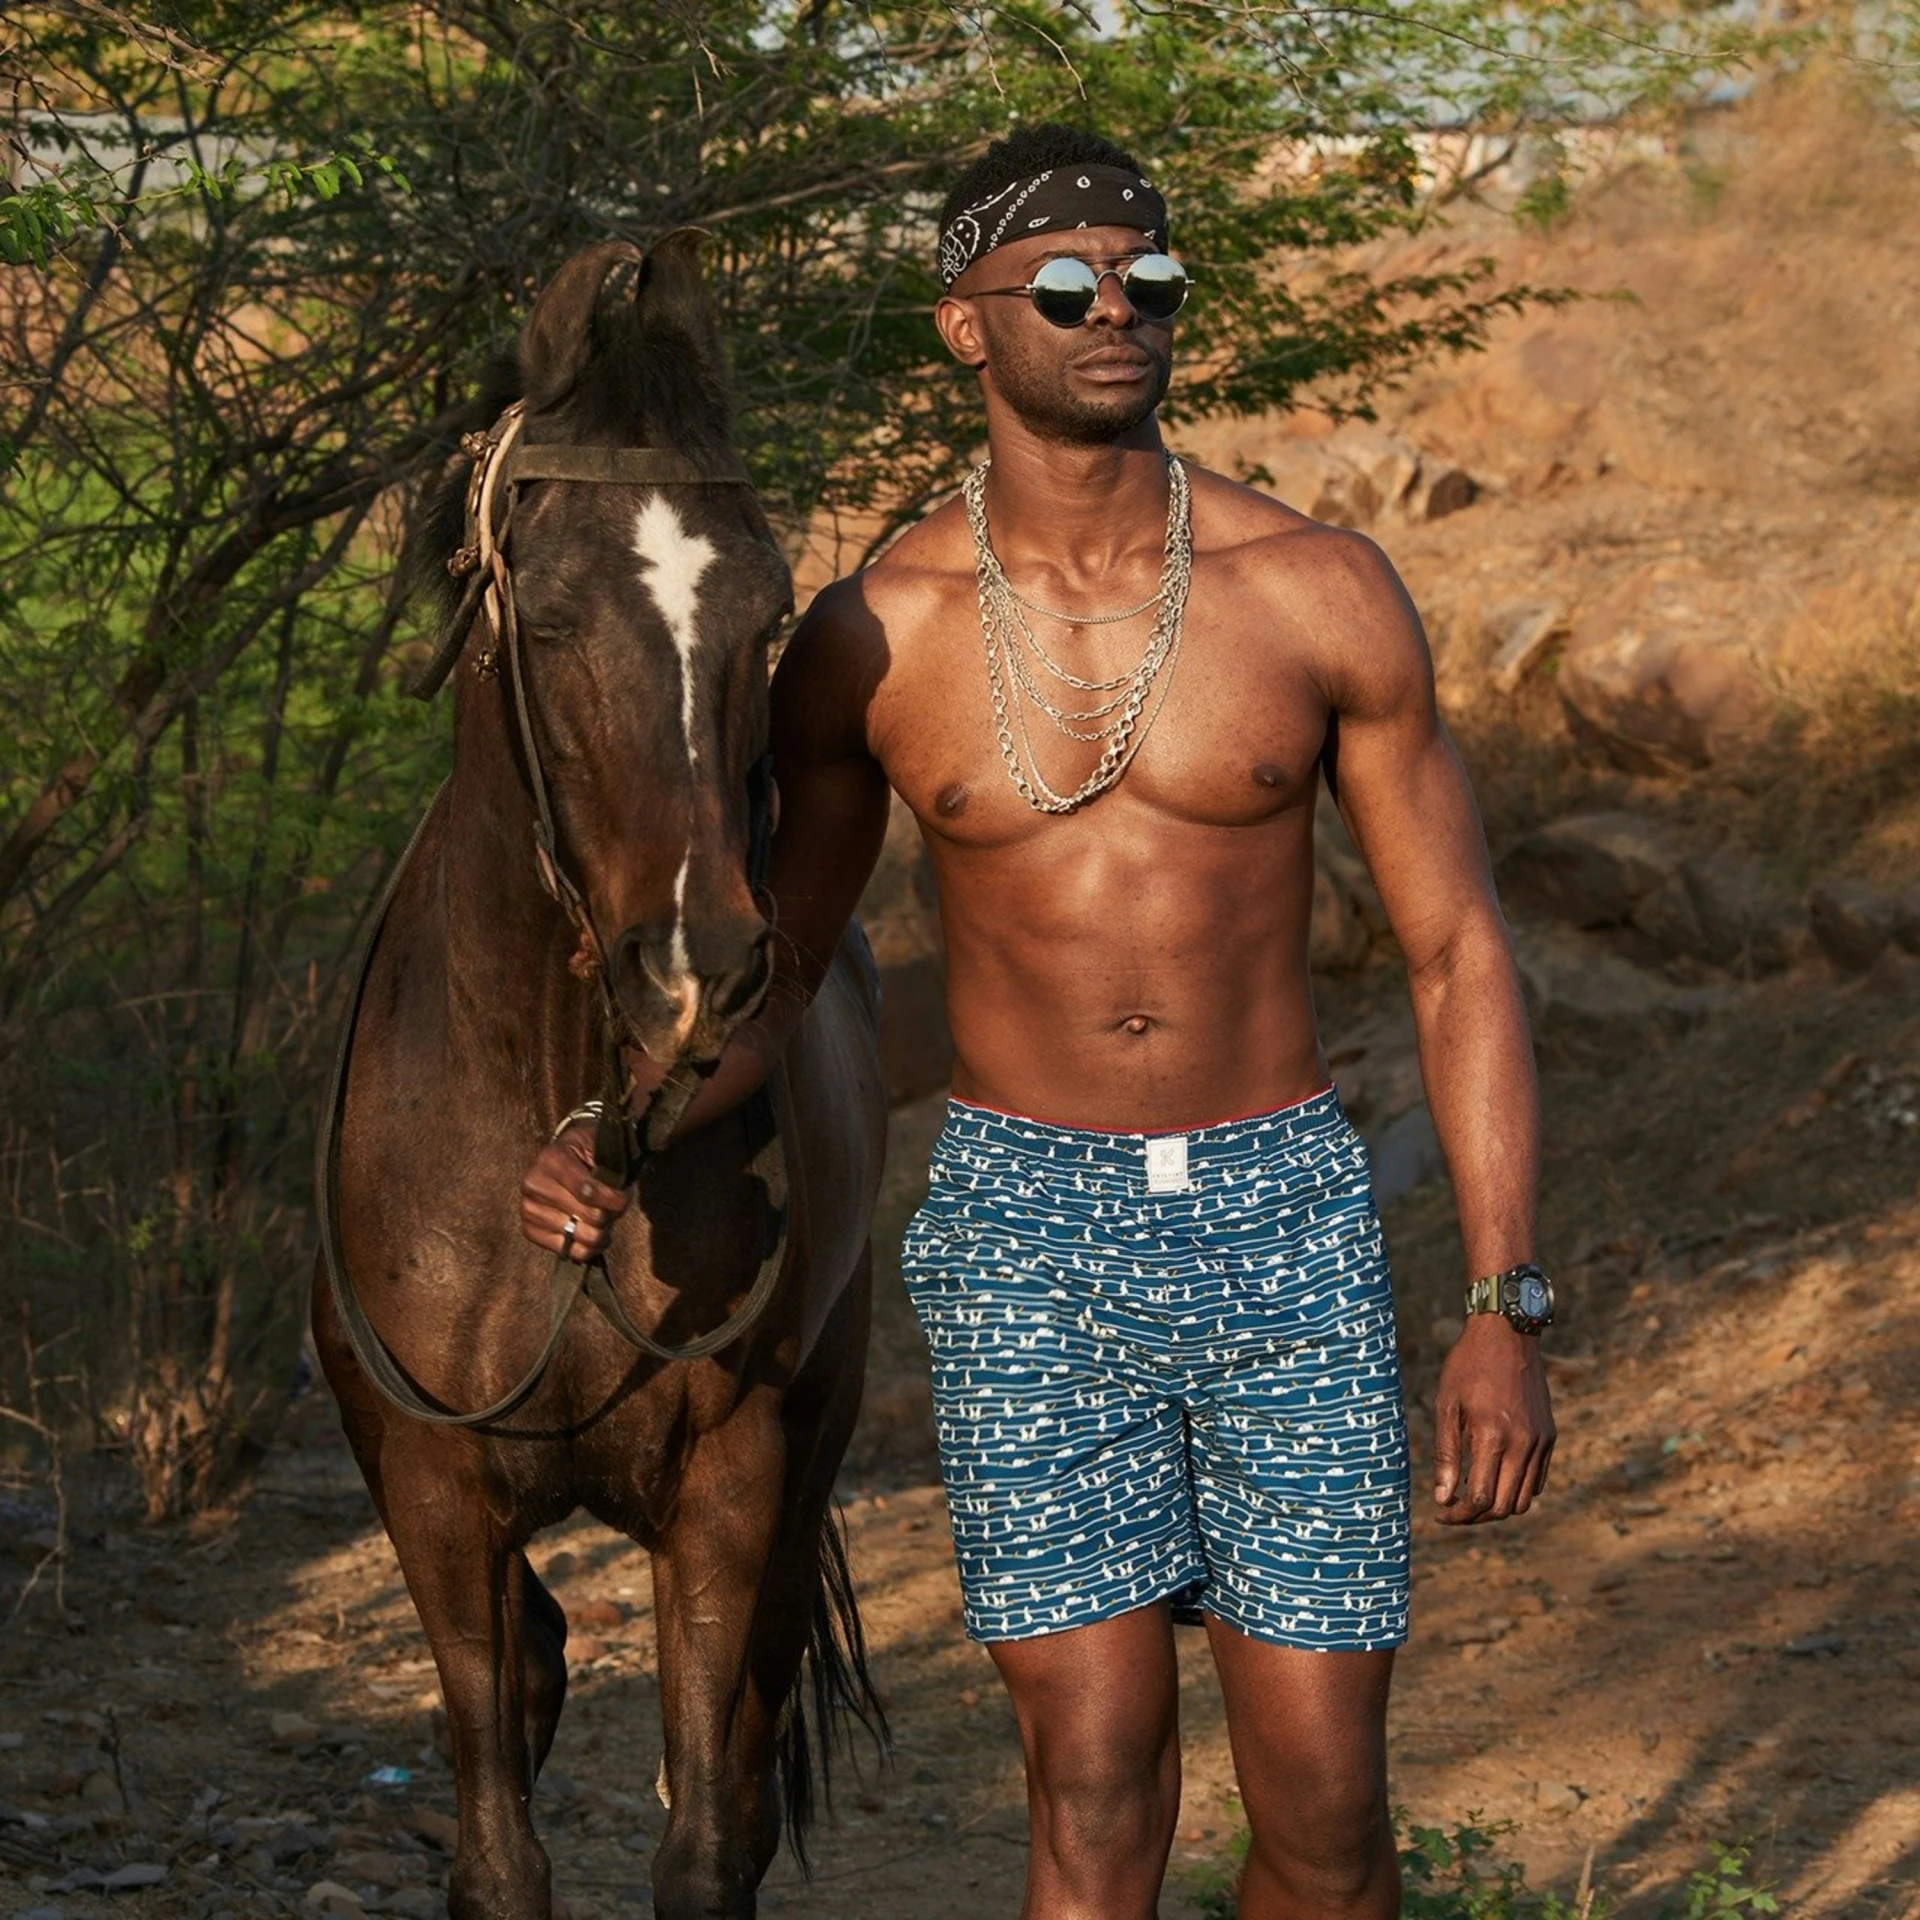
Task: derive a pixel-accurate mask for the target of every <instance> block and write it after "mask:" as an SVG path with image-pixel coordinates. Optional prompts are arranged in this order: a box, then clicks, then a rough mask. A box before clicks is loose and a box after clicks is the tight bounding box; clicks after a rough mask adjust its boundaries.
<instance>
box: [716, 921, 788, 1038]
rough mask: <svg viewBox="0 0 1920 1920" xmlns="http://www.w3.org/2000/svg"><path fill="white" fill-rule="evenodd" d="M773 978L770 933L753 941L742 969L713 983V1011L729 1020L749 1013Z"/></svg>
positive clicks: (771, 936)
mask: <svg viewBox="0 0 1920 1920" xmlns="http://www.w3.org/2000/svg"><path fill="white" fill-rule="evenodd" d="M772 978H773V935H772V932H771V931H769V932H767V933H764V934H762V935H761V936H760V937H759V938H758V939H757V940H755V941H754V943H753V947H752V950H751V952H749V954H748V955H747V964H746V965H745V966H744V967H742V968H741V969H740V970H739V971H738V972H737V973H734V974H730V975H728V976H727V977H726V978H725V979H723V980H718V981H716V982H715V983H714V992H713V1004H714V1011H715V1012H716V1013H718V1014H719V1015H720V1016H721V1018H722V1019H729V1020H730V1019H733V1018H735V1017H736V1016H738V1015H740V1014H744V1013H747V1012H750V1011H751V1010H752V1009H753V1008H754V1007H755V1006H757V1005H758V1004H759V1001H760V998H761V996H762V995H763V994H764V993H765V992H766V990H767V986H768V983H769V982H770V981H771V980H772Z"/></svg>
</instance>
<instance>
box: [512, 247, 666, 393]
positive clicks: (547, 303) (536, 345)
mask: <svg viewBox="0 0 1920 1920" xmlns="http://www.w3.org/2000/svg"><path fill="white" fill-rule="evenodd" d="M640 265H641V254H640V249H639V248H638V247H636V246H634V245H633V244H632V243H631V242H630V241H626V240H603V241H601V242H600V243H599V245H598V246H592V247H588V248H587V249H586V250H585V251H584V252H581V253H576V254H575V255H574V256H573V258H572V259H571V260H569V261H568V262H567V264H566V265H565V266H564V267H562V268H561V269H560V271H559V272H558V273H556V274H555V275H554V276H553V278H552V279H551V280H549V281H548V282H547V284H546V286H545V287H544V288H542V289H541V293H540V298H539V299H538V300H536V301H535V302H534V303H533V312H532V314H531V315H530V316H529V317H528V320H527V324H526V326H525V328H524V329H523V330H522V332H521V335H520V375H521V378H522V380H523V381H524V382H525V386H526V396H527V401H528V404H529V405H530V406H531V407H532V408H533V409H534V410H535V411H536V412H537V411H538V410H539V409H540V408H542V407H550V406H552V405H553V404H554V403H555V402H556V401H558V400H560V399H562V398H563V397H564V396H565V395H566V393H567V392H568V391H569V389H571V388H572V386H573V385H574V383H575V382H576V381H577V380H578V379H579V378H580V376H581V375H582V374H583V373H585V372H586V370H587V366H588V363H589V362H590V361H591V360H592V359H593V352H594V315H595V313H596V312H597V311H598V308H599V305H600V297H601V294H602V292H603V291H604V290H607V279H608V276H609V275H610V274H612V273H613V272H614V270H615V269H616V268H619V267H628V268H638V267H639V266H640Z"/></svg>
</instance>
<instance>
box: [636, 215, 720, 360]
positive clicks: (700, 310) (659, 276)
mask: <svg viewBox="0 0 1920 1920" xmlns="http://www.w3.org/2000/svg"><path fill="white" fill-rule="evenodd" d="M711 237H712V236H711V235H710V234H707V233H705V232H703V231H702V230H701V229H700V228H699V227H676V228H675V229H674V230H673V232H671V233H670V234H668V235H667V236H666V237H665V238H664V239H663V240H661V241H660V242H659V244H658V245H657V246H655V247H654V248H653V249H652V250H651V251H650V252H649V253H648V255H647V259H646V264H645V266H643V267H642V268H641V270H640V287H639V292H638V294H637V296H636V297H637V300H638V304H639V311H640V320H641V324H642V325H643V326H644V327H645V328H646V330H647V331H648V332H649V333H655V332H662V333H671V334H675V335H678V336H679V338H680V339H681V340H682V341H683V342H684V343H685V344H686V345H687V346H689V347H691V348H693V349H694V351H695V353H696V354H697V355H698V357H699V358H700V359H701V360H702V361H704V362H705V363H706V366H707V368H708V370H709V371H714V372H717V371H719V370H720V369H721V368H722V367H723V365H724V354H723V352H722V350H721V346H720V314H719V310H718V309H717V308H716V307H715V306H714V303H713V290H712V288H711V287H709V286H708V285H707V276H706V274H705V272H704V271H703V270H702V268H701V265H700V249H701V248H702V247H703V246H705V244H706V243H707V241H708V240H709V239H710V238H711Z"/></svg>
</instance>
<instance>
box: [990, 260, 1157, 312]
mask: <svg viewBox="0 0 1920 1920" xmlns="http://www.w3.org/2000/svg"><path fill="white" fill-rule="evenodd" d="M1108 274H1112V275H1113V276H1114V277H1115V278H1116V279H1117V280H1118V281H1119V282H1120V291H1121V292H1122V293H1124V294H1125V295H1126V297H1127V305H1128V306H1130V307H1131V308H1132V309H1133V310H1134V312H1135V313H1137V314H1138V315H1139V316H1140V318H1141V319H1142V320H1171V319H1172V318H1173V316H1174V315H1175V314H1176V313H1178V312H1179V311H1180V309H1181V308H1182V307H1183V306H1185V305H1186V303H1187V290H1188V288H1189V287H1191V286H1192V285H1193V282H1192V280H1191V279H1189V278H1188V275H1187V270H1186V268H1185V267H1183V266H1182V265H1181V264H1180V262H1179V261H1178V260H1176V259H1174V258H1173V257H1172V255H1171V254H1165V253H1143V254H1140V255H1139V256H1137V257H1136V258H1135V259H1132V260H1129V261H1128V262H1127V263H1126V264H1125V266H1120V267H1096V266H1093V265H1091V264H1090V263H1089V262H1087V261H1085V260H1075V259H1070V258H1068V257H1066V256H1064V255H1062V256H1058V257H1056V258H1054V259H1052V260H1049V261H1047V262H1046V263H1045V264H1044V265H1043V266H1041V267H1040V268H1038V269H1037V270H1036V271H1035V273H1034V276H1033V278H1032V279H1031V280H1029V281H1028V282H1027V284H1026V285H1025V286H1024V287H982V288H981V289H980V293H979V294H978V295H976V296H975V297H976V298H980V297H983V296H985V295H987V294H1003V293H1004V294H1014V293H1019V294H1025V295H1026V296H1027V298H1028V299H1030V300H1031V301H1032V302H1033V304H1034V306H1035V308H1036V309H1037V310H1038V312H1039V314H1040V317H1041V319H1043V320H1048V321H1051V322H1052V323H1053V325H1055V326H1056V327H1077V326H1078V325H1079V324H1080V323H1081V322H1082V321H1083V320H1084V319H1085V318H1086V317H1087V315H1088V314H1090V313H1091V312H1092V311H1093V303H1094V302H1095V301H1096V300H1097V299H1099V297H1100V283H1101V281H1103V280H1104V279H1105V278H1106V277H1107V275H1108Z"/></svg>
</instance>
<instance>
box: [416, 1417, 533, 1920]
mask: <svg viewBox="0 0 1920 1920" xmlns="http://www.w3.org/2000/svg"><path fill="white" fill-rule="evenodd" d="M396 1442H397V1445H396ZM483 1446H484V1443H483V1442H480V1441H476V1440H473V1439H471V1438H469V1437H468V1436H467V1435H464V1434H461V1435H451V1434H445V1433H433V1432H427V1431H408V1432H404V1433H400V1434H396V1435H395V1436H394V1438H393V1440H390V1441H389V1443H388V1445H387V1447H386V1448H385V1450H384V1458H383V1461H382V1476H381V1477H382V1480H383V1482H384V1490H385V1492H386V1494H387V1495H388V1500H387V1506H386V1511H385V1516H384V1517H385V1519H386V1522H387V1532H388V1534H389V1535H390V1536H391V1537H392V1540H393V1545H394V1551H395V1552H396V1553H397V1554H398V1555H399V1558H400V1570H401V1572H402V1573H403V1574H405V1576H406V1581H407V1588H408V1591H409V1592H410V1593H411V1594H412V1595H413V1604H414V1608H415V1610H416V1611H417V1612H418V1613H419V1615H420V1624H421V1626H422V1627H424V1628H425V1629H426V1635H427V1641H428V1644H429V1645H430V1646H431V1647H432V1649H433V1658H434V1664H435V1665H436V1666H437V1667H438V1668H439V1670H440V1691H441V1694H442V1696H443V1698H444V1699H445V1700H446V1703H447V1730H448V1733H449V1734H450V1735H451V1737H452V1742H453V1773H454V1790H455V1793H456V1795H457V1796H458V1800H459V1807H460V1841H459V1846H458V1848H457V1850H456V1851H455V1853H454V1857H453V1872H452V1875H451V1878H450V1882H449V1887H448V1899H447V1908H448V1912H449V1913H450V1914H451V1915H452V1920H551V1915H552V1911H553V1902H552V1889H551V1873H550V1869H549V1867H548V1863H547V1855H546V1850H545V1849H544V1848H543V1847H542V1846H541V1845H540V1842H539V1840H538V1839H537V1838H536V1837H535V1834H534V1831H533V1821H532V1819H531V1817H530V1815H529V1812H528V1801H529V1800H530V1798H531V1797H532V1793H533V1777H534V1774H535V1772H536V1771H537V1770H538V1766H539V1762H540V1761H541V1760H542V1759H544V1758H545V1757H546V1750H547V1747H548V1746H549V1745H550V1744H551V1743H552V1740H553V1730H554V1726H555V1724H556V1723H557V1722H558V1720H559V1717H560V1701H561V1698H562V1696H563V1695H564V1693H565V1688H566V1670H565V1666H564V1663H563V1662H562V1660H561V1657H560V1651H559V1644H558V1638H557V1636H556V1635H555V1633H554V1630H553V1624H552V1621H551V1618H550V1617H549V1612H548V1610H549V1609H550V1610H551V1613H553V1614H557V1613H558V1612H559V1609H558V1607H557V1606H555V1605H554V1603H553V1601H552V1598H551V1596H549V1595H548V1594H547V1592H546V1590H545V1589H544V1588H543V1587H541V1585H540V1583H539V1582H538V1581H537V1580H536V1579H535V1578H534V1575H533V1569H532V1568H531V1567H530V1566H528V1564H527V1559H526V1555H525V1554H524V1553H523V1552H522V1551H521V1544H522V1541H521V1539H520V1538H517V1537H515V1536H516V1533H517V1529H516V1528H515V1527H514V1526H513V1522H512V1519H511V1516H510V1515H509V1514H507V1513H504V1512H501V1511H499V1510H497V1509H496V1508H495V1506H494V1503H493V1501H492V1500H491V1499H490V1498H489V1489H488V1486H487V1476H486V1472H485V1466H484V1455H483V1453H482V1448H483ZM396 1452H398V1453H399V1454H400V1455H401V1457H400V1459H398V1460H396V1458H395V1455H396ZM536 1595H537V1596H538V1597H537V1598H536V1597H535V1596H536ZM543 1602H544V1606H543V1605H542V1603H543ZM564 1630H565V1628H564V1621H563V1622H562V1625H561V1632H562V1633H564ZM556 1669H557V1671H556Z"/></svg>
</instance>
